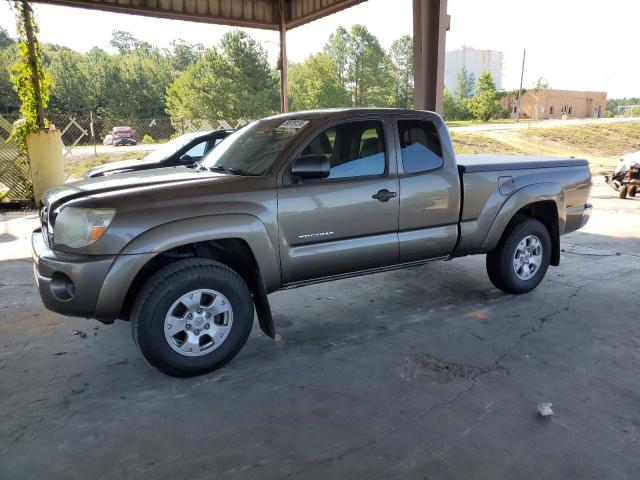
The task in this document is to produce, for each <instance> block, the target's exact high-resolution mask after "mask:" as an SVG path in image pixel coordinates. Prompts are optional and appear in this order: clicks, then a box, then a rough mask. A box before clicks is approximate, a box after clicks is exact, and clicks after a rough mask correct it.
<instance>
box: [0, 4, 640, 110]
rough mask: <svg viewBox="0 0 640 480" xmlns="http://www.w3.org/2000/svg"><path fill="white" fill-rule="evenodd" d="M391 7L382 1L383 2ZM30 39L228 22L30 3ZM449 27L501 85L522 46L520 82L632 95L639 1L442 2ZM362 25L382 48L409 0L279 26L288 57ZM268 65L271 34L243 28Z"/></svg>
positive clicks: (169, 35)
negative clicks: (494, 54)
mask: <svg viewBox="0 0 640 480" xmlns="http://www.w3.org/2000/svg"><path fill="white" fill-rule="evenodd" d="M390 6H391V8H390ZM34 9H35V12H36V18H37V21H38V23H39V26H40V36H39V39H40V41H41V42H43V43H56V44H59V45H64V46H67V47H70V48H73V49H75V50H79V51H88V50H90V49H91V48H92V47H94V46H98V47H102V48H105V49H107V50H112V49H111V48H110V47H109V40H110V39H111V32H112V31H113V30H128V31H130V32H131V33H133V35H134V36H135V37H136V38H138V39H140V40H144V41H147V42H149V43H152V44H154V45H157V46H160V47H167V46H168V45H169V43H170V42H171V40H173V39H176V38H182V39H184V40H186V41H188V42H191V43H196V42H199V43H202V44H204V45H205V46H207V47H212V46H214V45H215V44H216V43H217V42H218V41H219V40H220V38H221V37H222V35H223V34H224V33H225V32H227V31H229V30H231V29H232V28H231V27H226V26H221V25H211V24H204V23H194V22H183V21H176V20H164V19H157V18H150V17H140V16H136V15H123V14H116V13H108V12H99V11H95V10H83V9H79V8H71V7H60V6H52V5H41V4H36V5H35V6H34ZM448 12H449V14H450V15H451V30H450V31H449V32H448V33H447V40H446V42H447V43H446V49H447V50H452V49H455V48H460V47H461V46H469V47H473V48H476V49H488V50H500V51H502V52H503V53H504V65H503V77H502V83H503V86H504V88H505V89H507V90H511V89H516V88H518V84H519V82H520V67H521V62H522V52H523V50H524V49H526V50H527V57H526V64H525V74H524V86H525V87H531V86H533V85H534V84H535V82H536V80H537V79H538V78H539V77H545V78H546V79H548V80H549V84H550V86H551V87H552V88H557V89H567V90H597V91H607V92H608V93H609V98H619V97H633V96H635V97H640V62H638V60H637V58H638V45H639V44H640V41H639V40H638V31H639V30H640V24H639V23H638V20H640V1H639V0H608V1H607V2H602V1H596V0H449V2H448ZM14 22H15V19H14V15H13V11H12V10H11V6H10V3H9V1H8V0H0V26H1V27H4V28H5V29H7V30H8V31H9V33H10V34H11V35H12V36H15V24H14ZM354 23H362V24H364V25H366V26H367V27H368V28H369V30H370V31H371V32H372V33H373V34H375V35H376V36H377V37H378V39H379V40H380V43H381V44H382V46H383V47H385V48H387V49H388V48H389V47H390V46H391V43H392V42H393V41H394V40H396V39H397V38H399V37H401V36H402V35H407V34H408V35H411V34H412V25H413V24H412V1H411V0H369V1H367V2H365V3H363V4H360V5H357V6H355V7H352V8H349V9H347V10H343V11H342V12H339V13H336V14H334V15H331V16H329V17H326V18H324V19H321V20H319V21H316V22H313V23H311V24H307V25H304V26H302V27H298V28H296V29H294V30H292V31H290V32H288V35H287V38H288V41H287V52H288V55H289V60H290V61H295V62H300V61H303V60H304V59H305V58H306V57H307V56H308V55H310V54H313V53H315V52H318V51H320V50H322V47H323V46H324V44H325V42H326V41H327V39H328V37H329V35H330V34H331V32H333V31H334V30H335V29H336V28H337V27H338V26H340V25H342V26H344V27H347V28H349V27H350V26H351V25H353V24H354ZM247 31H248V32H249V33H250V34H251V35H252V36H253V37H254V38H255V39H256V40H258V41H259V42H261V43H262V44H263V46H264V48H265V49H266V50H267V51H268V53H269V60H270V62H271V63H272V65H275V63H276V58H277V55H278V53H277V50H278V34H277V32H271V31H261V30H255V29H247Z"/></svg>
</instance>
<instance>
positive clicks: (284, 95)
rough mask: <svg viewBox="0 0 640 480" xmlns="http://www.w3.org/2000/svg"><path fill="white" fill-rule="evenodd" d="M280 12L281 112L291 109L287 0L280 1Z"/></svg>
mask: <svg viewBox="0 0 640 480" xmlns="http://www.w3.org/2000/svg"><path fill="white" fill-rule="evenodd" d="M279 7H280V8H279V14H280V112H281V113H287V112H288V111H289V80H288V71H287V12H286V2H285V0H280V1H279Z"/></svg>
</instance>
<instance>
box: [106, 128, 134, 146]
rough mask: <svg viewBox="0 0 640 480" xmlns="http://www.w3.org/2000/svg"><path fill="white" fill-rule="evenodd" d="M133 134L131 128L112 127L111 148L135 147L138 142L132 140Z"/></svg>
mask: <svg viewBox="0 0 640 480" xmlns="http://www.w3.org/2000/svg"><path fill="white" fill-rule="evenodd" d="M135 134H136V131H135V130H134V129H133V128H131V127H113V130H111V136H112V138H113V146H114V147H119V146H121V145H137V143H138V142H137V141H136V139H135V138H133V137H134V136H135Z"/></svg>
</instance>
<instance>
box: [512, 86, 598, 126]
mask: <svg viewBox="0 0 640 480" xmlns="http://www.w3.org/2000/svg"><path fill="white" fill-rule="evenodd" d="M516 104H517V98H516V95H506V96H505V97H503V98H502V100H501V105H502V108H509V109H511V110H513V109H514V108H515V106H516ZM606 110H607V93H606V92H579V91H575V90H553V89H544V90H527V91H526V92H525V93H524V94H523V95H522V98H521V100H520V117H521V118H530V119H534V120H537V119H546V118H562V115H563V114H566V115H567V116H568V117H569V118H598V117H604V116H605V113H606Z"/></svg>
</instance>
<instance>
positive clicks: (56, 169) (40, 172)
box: [27, 130, 64, 205]
mask: <svg viewBox="0 0 640 480" xmlns="http://www.w3.org/2000/svg"><path fill="white" fill-rule="evenodd" d="M27 151H28V152H29V164H30V165H31V181H32V182H33V196H34V197H35V200H36V203H37V204H38V205H39V204H40V200H41V199H42V194H43V193H44V192H46V191H47V190H49V189H50V188H53V187H56V186H58V185H62V184H63V183H64V164H63V157H62V139H61V137H60V130H40V131H38V132H34V133H30V134H28V135H27Z"/></svg>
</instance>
